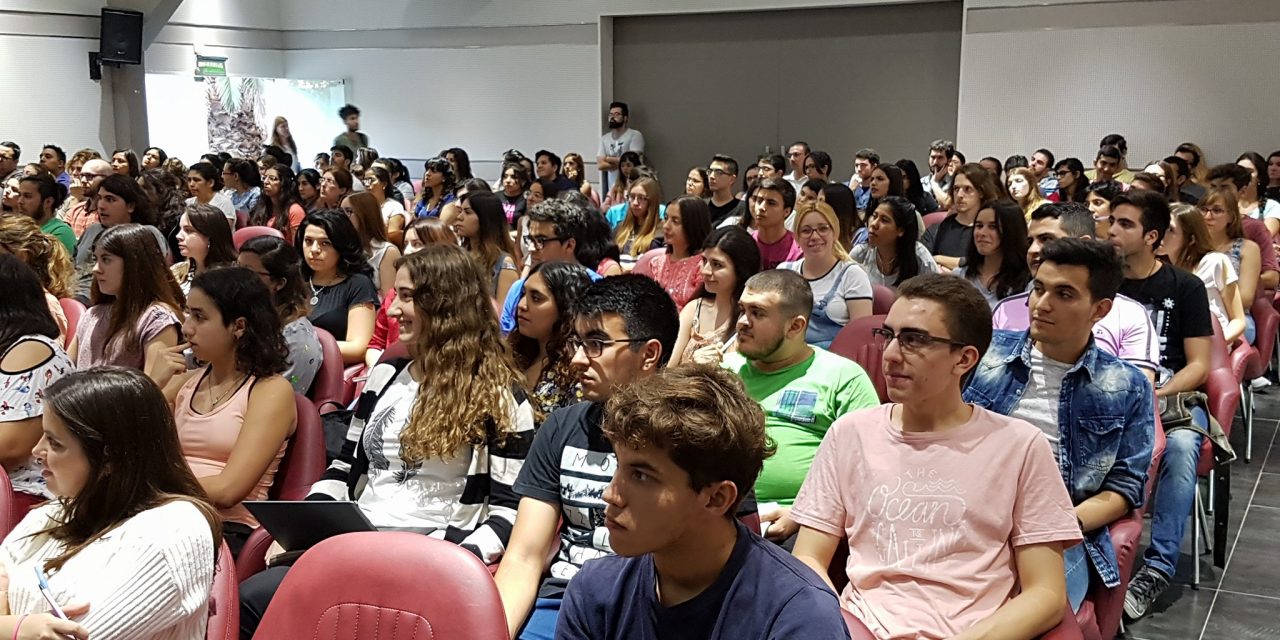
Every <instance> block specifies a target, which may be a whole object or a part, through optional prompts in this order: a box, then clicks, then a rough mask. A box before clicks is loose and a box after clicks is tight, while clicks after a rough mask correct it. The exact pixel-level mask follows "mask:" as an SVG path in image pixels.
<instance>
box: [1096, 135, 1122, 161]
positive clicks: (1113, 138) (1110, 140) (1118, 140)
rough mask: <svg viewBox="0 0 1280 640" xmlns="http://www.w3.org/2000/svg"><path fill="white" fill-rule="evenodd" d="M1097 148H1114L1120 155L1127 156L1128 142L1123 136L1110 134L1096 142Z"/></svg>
mask: <svg viewBox="0 0 1280 640" xmlns="http://www.w3.org/2000/svg"><path fill="white" fill-rule="evenodd" d="M1098 146H1099V147H1115V148H1116V149H1118V150H1119V151H1120V154H1121V155H1125V156H1127V155H1129V142H1128V141H1127V140H1125V139H1124V136H1122V135H1120V134H1118V133H1110V134H1107V135H1105V136H1103V137H1102V140H1101V141H1100V142H1098Z"/></svg>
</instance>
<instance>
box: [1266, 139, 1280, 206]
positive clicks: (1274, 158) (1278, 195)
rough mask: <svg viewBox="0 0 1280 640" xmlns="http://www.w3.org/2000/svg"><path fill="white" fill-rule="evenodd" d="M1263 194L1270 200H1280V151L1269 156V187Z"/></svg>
mask: <svg viewBox="0 0 1280 640" xmlns="http://www.w3.org/2000/svg"><path fill="white" fill-rule="evenodd" d="M1263 195H1264V196H1265V197H1266V198H1267V199H1268V200H1276V201H1280V151H1272V152H1271V155H1269V156H1267V188H1266V190H1265V191H1264V193H1263Z"/></svg>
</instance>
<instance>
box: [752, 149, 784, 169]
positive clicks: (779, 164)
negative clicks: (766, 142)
mask: <svg viewBox="0 0 1280 640" xmlns="http://www.w3.org/2000/svg"><path fill="white" fill-rule="evenodd" d="M761 162H763V163H765V164H767V165H769V166H771V167H773V169H774V171H786V170H787V159H786V158H784V157H782V154H780V153H762V154H760V157H759V158H757V159H756V164H760V163H761Z"/></svg>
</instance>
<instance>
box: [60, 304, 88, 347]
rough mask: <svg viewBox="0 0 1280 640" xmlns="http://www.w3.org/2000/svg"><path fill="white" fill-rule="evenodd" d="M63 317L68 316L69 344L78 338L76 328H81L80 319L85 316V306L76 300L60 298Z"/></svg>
mask: <svg viewBox="0 0 1280 640" xmlns="http://www.w3.org/2000/svg"><path fill="white" fill-rule="evenodd" d="M58 305H59V306H61V307H62V313H63V315H65V316H67V344H68V345H69V344H71V341H72V340H74V339H75V337H76V327H78V326H80V317H81V316H83V315H84V305H82V304H80V301H79V300H76V299H75V298H58Z"/></svg>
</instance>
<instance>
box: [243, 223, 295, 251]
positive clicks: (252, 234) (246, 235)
mask: <svg viewBox="0 0 1280 640" xmlns="http://www.w3.org/2000/svg"><path fill="white" fill-rule="evenodd" d="M262 236H271V237H273V238H280V239H281V240H284V239H285V237H284V234H283V233H280V230H279V229H277V228H275V227H245V228H243V229H236V231H235V233H233V234H231V244H233V245H235V246H236V251H239V250H240V245H242V244H244V243H246V242H248V241H250V240H252V239H254V238H260V237H262Z"/></svg>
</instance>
